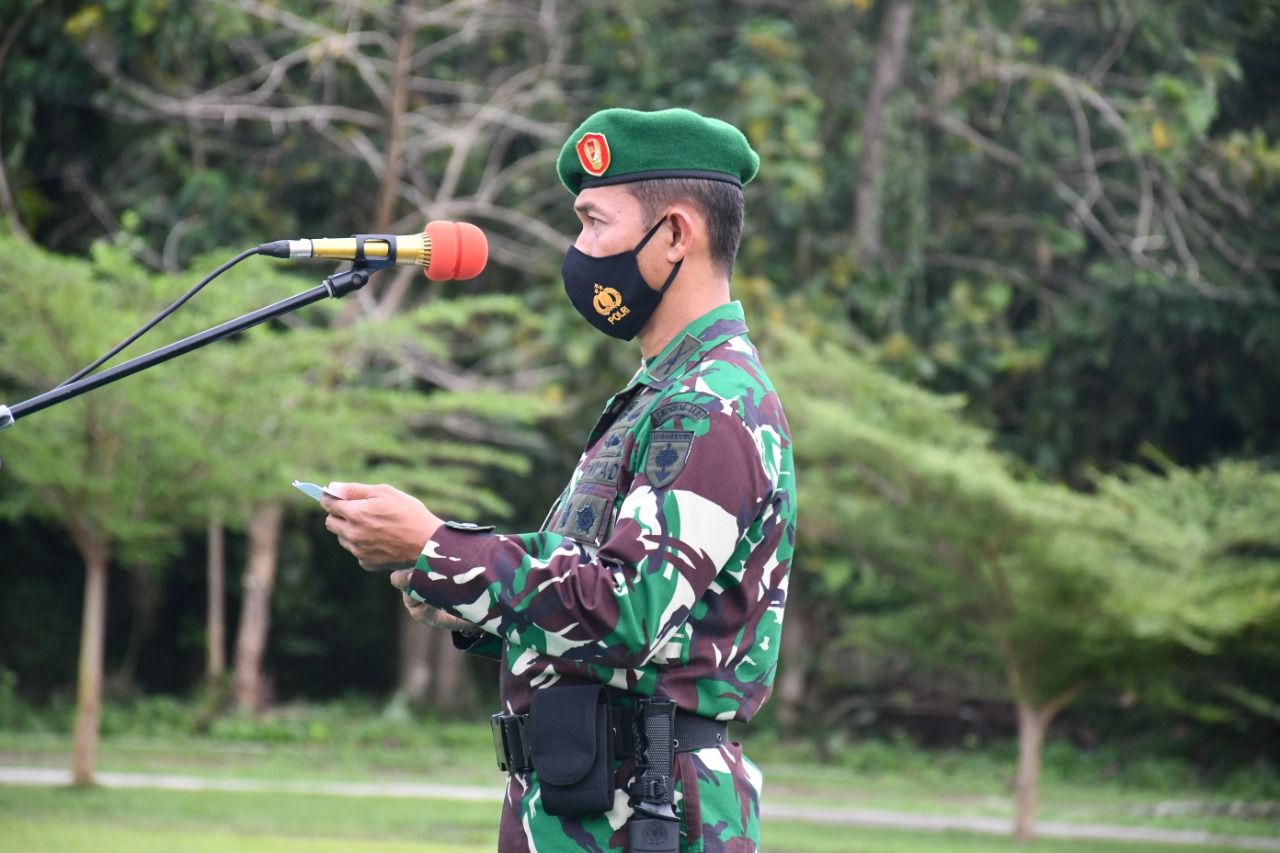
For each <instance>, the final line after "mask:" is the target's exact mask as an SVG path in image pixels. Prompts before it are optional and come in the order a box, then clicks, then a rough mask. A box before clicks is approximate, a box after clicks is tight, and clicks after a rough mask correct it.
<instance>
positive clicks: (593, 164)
mask: <svg viewBox="0 0 1280 853" xmlns="http://www.w3.org/2000/svg"><path fill="white" fill-rule="evenodd" d="M575 147H576V148H577V149H578V162H580V163H582V168H583V169H585V170H586V171H587V174H588V175H594V176H595V177H597V178H598V177H600V176H601V175H603V174H604V173H605V172H607V171H608V170H609V163H610V162H611V161H612V159H613V158H612V156H611V155H610V154H609V141H608V140H606V139H605V138H604V134H603V133H588V134H585V135H584V136H583V137H582V138H581V139H579V140H578V144H577V145H576V146H575Z"/></svg>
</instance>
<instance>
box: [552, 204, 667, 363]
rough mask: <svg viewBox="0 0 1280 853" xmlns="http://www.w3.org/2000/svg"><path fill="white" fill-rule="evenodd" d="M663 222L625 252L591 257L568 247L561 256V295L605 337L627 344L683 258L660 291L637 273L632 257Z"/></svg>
mask: <svg viewBox="0 0 1280 853" xmlns="http://www.w3.org/2000/svg"><path fill="white" fill-rule="evenodd" d="M662 222H663V220H662V219H659V220H658V222H657V224H656V225H654V226H653V227H652V228H650V229H649V233H648V234H645V235H644V239H643V240H641V241H640V242H639V244H637V245H636V247H635V248H634V249H632V250H631V251H629V252H619V253H618V254H616V255H607V256H605V257H603V258H593V257H591V256H590V255H588V254H584V253H583V252H580V251H578V249H577V247H576V246H570V247H569V251H568V252H567V253H566V254H565V256H564V267H563V268H561V270H560V274H561V276H562V277H563V278H564V292H565V293H567V294H568V295H569V301H570V302H572V303H573V307H574V308H577V309H578V313H579V314H581V315H582V316H583V317H585V318H586V320H587V322H588V323H590V324H591V325H593V326H595V327H596V328H597V329H599V330H600V331H602V332H604V333H605V334H606V335H610V336H612V337H615V338H621V339H622V340H624V341H629V340H631V339H632V338H634V337H635V336H636V334H637V333H639V331H640V330H641V329H643V328H644V325H645V323H648V322H649V318H650V317H652V316H653V312H654V311H656V310H657V308H658V303H659V302H661V301H662V294H664V293H666V292H667V288H668V287H670V286H671V282H673V281H675V278H676V273H678V272H680V265H681V264H683V263H684V259H683V258H681V259H680V260H678V261H676V265H675V266H674V267H672V269H671V275H669V276H667V280H666V281H665V282H664V283H663V285H662V289H661V290H654V289H653V288H652V287H650V286H649V284H648V282H646V281H645V280H644V276H642V275H641V274H640V264H639V262H638V261H637V260H636V256H637V255H639V254H640V250H641V249H643V248H644V247H645V244H646V243H648V242H649V240H650V239H651V238H652V237H653V235H654V234H656V233H658V228H659V227H660V226H661V225H662Z"/></svg>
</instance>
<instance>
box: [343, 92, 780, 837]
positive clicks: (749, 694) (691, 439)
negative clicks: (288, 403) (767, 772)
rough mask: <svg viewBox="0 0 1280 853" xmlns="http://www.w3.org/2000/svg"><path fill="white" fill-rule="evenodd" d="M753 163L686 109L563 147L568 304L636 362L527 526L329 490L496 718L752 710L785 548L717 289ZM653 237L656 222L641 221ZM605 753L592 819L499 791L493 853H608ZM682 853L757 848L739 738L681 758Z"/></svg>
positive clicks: (768, 679) (744, 149) (387, 494)
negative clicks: (453, 518)
mask: <svg viewBox="0 0 1280 853" xmlns="http://www.w3.org/2000/svg"><path fill="white" fill-rule="evenodd" d="M757 165H758V159H757V158H756V155H755V152H753V151H752V150H751V148H750V146H749V145H748V144H747V141H746V139H745V137H743V136H742V134H741V133H739V132H738V131H737V130H736V129H734V128H732V127H731V126H729V125H727V124H724V123H723V122H718V121H715V120H713V119H706V118H703V117H702V116H698V115H696V114H695V113H691V112H689V111H686V110H664V111H661V112H655V113H642V112H636V111H631V110H605V111H603V112H600V113H596V114H595V115H593V116H591V117H590V118H589V119H587V121H586V122H585V123H584V124H583V125H582V126H581V127H580V128H578V130H577V131H575V133H574V134H573V135H572V136H571V137H570V138H569V140H568V141H567V142H566V144H565V146H564V149H563V151H562V153H561V155H560V159H559V162H558V170H559V174H560V178H561V180H562V181H563V182H564V184H565V185H566V186H567V187H568V189H569V190H570V191H571V192H572V193H573V194H574V195H575V196H577V200H576V204H575V206H574V209H575V211H576V212H577V214H578V216H579V218H580V219H581V221H582V231H581V233H580V235H579V237H578V239H577V241H576V242H575V244H574V247H573V248H571V249H570V251H569V254H568V256H567V257H566V260H565V270H564V279H565V288H566V291H567V292H568V295H569V297H570V299H571V300H572V301H573V302H574V304H575V306H576V307H577V308H578V310H579V311H580V312H581V313H582V314H583V316H584V318H586V319H587V320H588V322H590V323H592V325H595V326H597V328H599V329H601V330H602V331H605V332H606V333H609V334H611V335H613V336H615V337H619V338H626V339H629V338H630V337H632V336H633V335H638V337H639V339H640V346H641V351H642V354H643V357H644V358H643V363H642V365H641V367H640V369H639V370H638V371H637V372H636V374H635V376H634V377H633V378H632V379H631V381H630V382H629V383H628V384H627V386H626V387H625V388H624V389H623V390H622V391H620V392H619V393H618V394H616V395H615V396H614V397H613V398H612V399H610V400H609V401H608V403H607V404H606V405H605V408H604V413H603V414H602V416H601V417H600V420H599V422H598V423H597V424H596V426H595V428H594V429H593V430H592V431H591V434H590V436H589V438H588V439H587V443H586V451H585V452H584V453H583V454H582V457H581V459H580V460H579V462H578V466H577V468H576V469H575V470H574V472H573V475H572V477H571V478H570V479H569V483H568V485H567V486H566V487H565V489H564V491H563V493H562V494H561V495H560V497H559V499H558V500H557V501H556V503H555V505H554V506H553V507H552V509H551V512H550V513H549V515H548V517H547V520H546V522H545V523H544V524H543V527H542V529H541V530H540V531H538V532H536V533H526V534H520V535H514V534H501V533H495V532H493V529H492V528H489V527H479V526H476V525H469V524H459V523H456V522H442V521H441V520H440V519H438V518H437V517H436V516H434V515H433V514H432V513H431V512H430V511H429V510H427V509H426V508H425V507H424V506H423V505H422V504H421V503H420V502H418V501H417V500H416V499H414V498H411V497H410V496H408V495H405V494H403V493H401V492H399V491H397V490H395V489H392V488H390V487H388V486H364V485H360V484H341V483H339V484H332V485H331V487H330V488H331V489H333V490H335V491H338V493H340V494H344V495H345V497H346V498H347V499H346V500H341V501H339V500H332V499H328V498H326V499H325V500H324V507H325V509H326V510H327V511H328V512H329V513H330V516H329V518H328V519H327V521H326V525H327V526H328V527H329V529H330V530H332V531H333V532H334V533H336V534H337V535H338V536H339V541H340V542H342V544H343V545H344V547H346V548H348V550H351V551H352V553H354V554H355V555H356V557H357V558H358V559H359V560H360V562H361V564H362V565H363V566H364V567H365V568H369V569H373V568H388V567H390V568H400V567H404V566H407V565H411V564H412V566H413V568H412V569H405V570H400V571H396V572H394V574H393V575H392V582H393V583H394V584H395V585H396V586H397V587H398V588H400V589H401V590H403V592H404V596H405V604H406V606H408V607H409V608H410V611H411V612H412V613H413V614H414V615H415V617H417V618H420V619H423V620H424V621H428V622H430V623H432V624H435V625H437V626H439V627H449V628H452V629H455V634H454V640H455V645H457V646H458V647H459V648H462V649H464V650H466V651H468V652H471V653H474V654H480V655H485V656H489V657H494V658H499V659H501V661H502V665H501V696H502V704H503V706H504V707H503V709H504V711H505V712H506V714H509V715H519V714H527V713H528V712H529V711H530V708H531V706H532V705H533V696H534V694H535V693H536V692H537V691H540V690H544V689H547V688H554V687H558V686H563V685H582V684H592V683H603V684H607V685H610V688H611V690H610V695H611V696H613V697H614V698H613V701H619V700H621V701H623V702H625V701H626V700H627V697H632V698H634V697H655V696H656V697H668V698H670V699H671V700H673V701H674V702H675V704H676V706H677V707H678V708H679V709H680V710H681V712H687V713H690V714H695V715H699V716H700V717H701V718H710V719H713V720H724V721H736V722H738V723H745V722H747V721H749V720H750V719H751V718H752V716H754V715H755V713H756V712H757V711H758V710H759V708H760V706H761V705H762V704H763V703H764V701H765V699H766V698H767V697H768V695H769V693H770V690H771V685H772V683H773V678H774V671H775V668H776V664H777V660H778V651H779V644H780V636H781V629H782V615H783V606H784V604H785V601H786V590H787V575H788V570H789V568H790V562H791V555H792V551H793V548H794V540H795V519H796V499H795V476H794V470H793V467H792V453H791V438H790V433H789V430H788V427H787V423H786V419H785V417H784V416H783V412H782V407H781V405H780V403H779V401H778V397H777V394H776V393H775V391H774V389H773V386H772V385H771V383H770V381H769V379H768V377H767V376H766V375H765V373H764V370H763V369H762V368H761V366H760V361H759V358H758V356H757V353H756V350H755V348H754V347H753V346H752V345H751V343H750V341H749V340H748V339H747V326H746V324H745V322H744V319H743V313H742V308H741V306H740V305H739V304H738V303H737V302H730V301H729V277H730V274H731V271H732V265H733V259H734V256H735V254H736V252H737V247H738V240H739V235H740V233H741V223H742V192H741V186H742V184H744V183H746V182H747V181H749V180H750V179H751V178H752V177H754V175H755V172H756V169H757ZM655 223H656V224H655ZM635 775H636V762H635V761H634V760H632V759H631V758H630V757H629V756H621V757H620V758H619V760H618V761H617V763H616V765H615V771H614V780H615V785H616V791H615V792H614V795H613V805H612V808H610V809H609V810H607V811H605V812H603V813H600V814H592V815H586V816H575V817H564V816H557V815H550V814H548V813H547V812H546V810H545V809H544V808H543V807H542V802H541V798H540V783H539V774H538V772H536V771H524V772H514V773H512V774H511V775H510V776H509V781H508V785H507V794H506V801H505V805H504V808H503V813H502V823H501V829H500V841H499V847H500V849H501V850H503V851H534V850H537V851H541V853H548V851H561V850H566V851H579V850H583V851H617V850H625V849H628V848H627V844H628V841H627V839H628V834H627V827H626V823H627V821H628V818H629V817H630V816H631V815H632V811H633V807H634V806H635V805H636V800H635V798H634V797H632V796H630V794H632V793H634V790H633V788H632V783H633V782H634V777H635ZM673 775H674V782H675V796H674V807H675V813H676V814H677V815H678V816H679V818H680V821H681V822H680V836H681V840H680V849H681V850H688V851H751V850H756V849H757V848H758V846H759V796H760V789H761V782H762V778H761V774H760V771H759V770H758V769H757V768H756V767H755V765H753V764H752V763H751V762H750V761H749V760H748V759H747V758H746V756H745V755H743V754H742V751H741V750H740V748H739V747H738V745H737V744H736V743H731V742H729V741H728V740H727V739H726V740H725V741H724V742H722V743H719V744H718V745H715V746H709V747H703V748H699V749H696V750H695V751H682V752H677V753H676V755H675V766H674V774H673Z"/></svg>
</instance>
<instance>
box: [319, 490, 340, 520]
mask: <svg viewBox="0 0 1280 853" xmlns="http://www.w3.org/2000/svg"><path fill="white" fill-rule="evenodd" d="M345 503H346V501H340V500H338V499H337V498H331V497H329V496H328V495H321V496H320V508H321V509H323V510H324V511H325V512H327V513H329V515H336V516H337V517H338V518H346V517H347V516H346V514H345V513H344V512H343V506H342V505H343V504H345Z"/></svg>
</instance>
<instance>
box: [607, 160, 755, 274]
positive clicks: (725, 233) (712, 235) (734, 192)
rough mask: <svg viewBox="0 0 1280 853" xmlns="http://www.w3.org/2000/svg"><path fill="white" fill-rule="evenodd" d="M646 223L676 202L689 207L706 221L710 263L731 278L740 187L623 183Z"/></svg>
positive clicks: (738, 237) (701, 181)
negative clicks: (640, 210)
mask: <svg viewBox="0 0 1280 853" xmlns="http://www.w3.org/2000/svg"><path fill="white" fill-rule="evenodd" d="M626 187H627V188H628V189H630V190H631V195H633V196H634V197H635V199H636V201H638V202H640V207H641V208H642V209H643V210H644V213H645V217H646V218H647V219H648V221H649V222H650V223H652V222H653V220H654V218H656V217H657V216H658V214H659V213H661V212H662V211H663V208H666V207H670V206H671V205H673V204H675V203H677V202H681V201H684V202H689V203H691V204H693V205H694V206H695V207H697V208H698V210H699V211H700V212H701V213H702V215H703V216H705V217H706V219H707V238H708V241H709V242H710V244H711V262H712V263H714V264H715V265H716V266H717V267H719V268H720V269H722V270H724V274H725V276H726V277H729V276H732V275H733V261H734V258H736V257H737V256H738V244H739V243H740V242H741V241H742V220H743V215H744V213H743V203H742V188H741V187H738V186H736V185H734V184H732V183H729V182H728V181H717V180H712V179H708V178H651V179H649V180H644V181H633V182H632V183H629V184H626Z"/></svg>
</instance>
